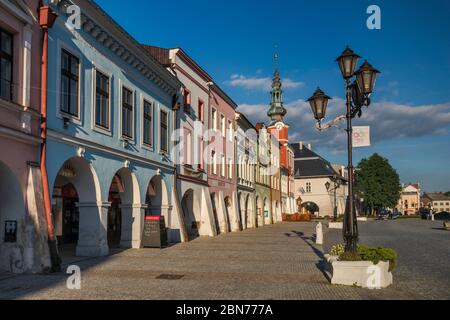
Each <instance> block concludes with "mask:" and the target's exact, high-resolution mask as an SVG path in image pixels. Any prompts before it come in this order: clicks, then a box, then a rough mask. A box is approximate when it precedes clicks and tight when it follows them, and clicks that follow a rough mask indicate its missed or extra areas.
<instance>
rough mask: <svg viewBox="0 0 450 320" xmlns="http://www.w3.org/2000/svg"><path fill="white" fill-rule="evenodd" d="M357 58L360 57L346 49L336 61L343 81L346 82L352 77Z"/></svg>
mask: <svg viewBox="0 0 450 320" xmlns="http://www.w3.org/2000/svg"><path fill="white" fill-rule="evenodd" d="M359 58H361V57H360V56H358V55H357V54H355V53H354V52H353V50H352V49H350V48H349V47H347V48H346V49H345V50H344V52H343V53H342V55H341V56H340V57H338V58H337V59H336V62H337V63H338V64H339V68H340V69H341V73H342V76H343V77H344V79H346V80H347V79H350V78H351V77H353V75H354V73H355V70H356V65H357V64H358V60H359Z"/></svg>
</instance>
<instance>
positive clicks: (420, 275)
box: [324, 219, 450, 299]
mask: <svg viewBox="0 0 450 320" xmlns="http://www.w3.org/2000/svg"><path fill="white" fill-rule="evenodd" d="M442 227H443V223H442V222H440V221H435V222H432V221H425V220H419V219H413V220H409V219H407V220H395V221H371V222H361V223H359V229H360V242H361V243H363V244H367V245H372V246H378V245H380V246H385V247H390V248H393V249H395V250H396V251H397V253H398V255H399V260H398V265H397V268H396V269H395V270H394V272H393V275H394V286H393V288H394V289H396V290H399V291H401V292H402V293H405V292H407V293H410V294H411V295H412V296H413V298H414V299H450V232H449V231H446V230H444V229H443V228H442ZM341 239H342V233H341V231H338V230H329V231H328V232H327V236H326V237H325V244H324V249H325V251H326V252H329V249H330V248H331V246H332V245H333V244H336V243H342V240H341Z"/></svg>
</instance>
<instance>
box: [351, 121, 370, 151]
mask: <svg viewBox="0 0 450 320" xmlns="http://www.w3.org/2000/svg"><path fill="white" fill-rule="evenodd" d="M361 147H370V127H368V126H367V127H353V148H361Z"/></svg>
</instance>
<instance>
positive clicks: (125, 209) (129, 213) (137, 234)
mask: <svg viewBox="0 0 450 320" xmlns="http://www.w3.org/2000/svg"><path fill="white" fill-rule="evenodd" d="M120 208H121V211H122V235H121V239H120V247H122V248H133V249H139V248H141V247H142V246H141V242H142V232H143V231H144V218H145V211H146V209H148V205H146V204H133V205H126V204H125V205H121V206H120Z"/></svg>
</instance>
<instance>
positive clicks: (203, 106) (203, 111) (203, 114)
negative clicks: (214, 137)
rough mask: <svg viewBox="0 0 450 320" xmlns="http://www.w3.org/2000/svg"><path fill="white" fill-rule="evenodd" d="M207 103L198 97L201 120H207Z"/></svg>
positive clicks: (199, 118)
mask: <svg viewBox="0 0 450 320" xmlns="http://www.w3.org/2000/svg"><path fill="white" fill-rule="evenodd" d="M204 109H205V103H204V102H203V101H202V100H200V99H198V120H199V121H201V122H204V121H205V110H204Z"/></svg>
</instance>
